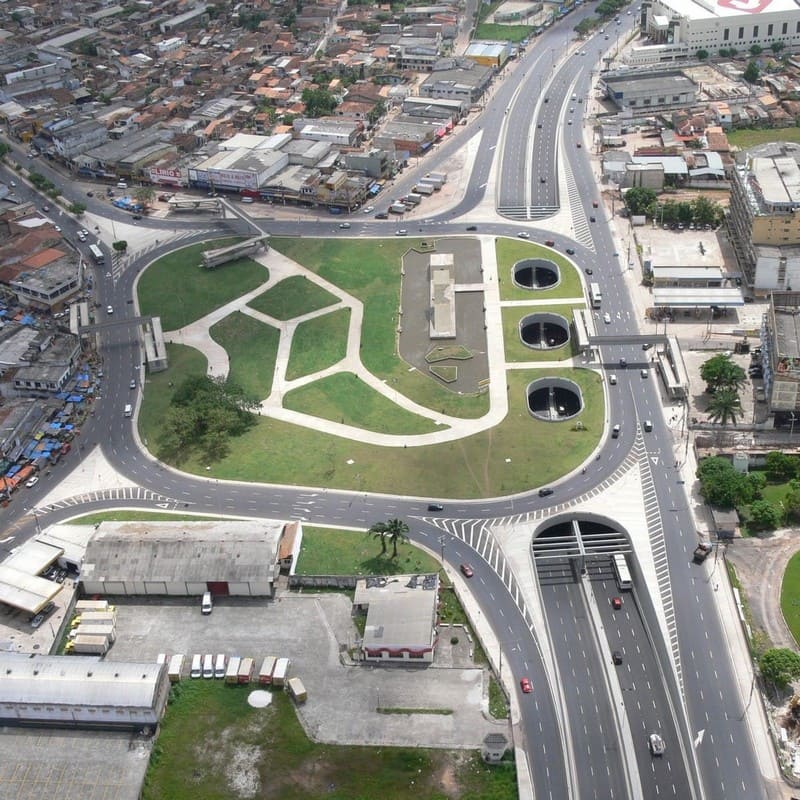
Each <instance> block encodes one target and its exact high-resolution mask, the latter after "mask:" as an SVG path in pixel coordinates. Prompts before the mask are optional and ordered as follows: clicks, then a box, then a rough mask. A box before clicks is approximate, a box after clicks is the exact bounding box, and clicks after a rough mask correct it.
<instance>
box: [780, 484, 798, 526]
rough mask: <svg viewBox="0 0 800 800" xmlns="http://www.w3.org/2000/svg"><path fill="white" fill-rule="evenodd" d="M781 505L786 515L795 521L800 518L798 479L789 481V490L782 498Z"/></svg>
mask: <svg viewBox="0 0 800 800" xmlns="http://www.w3.org/2000/svg"><path fill="white" fill-rule="evenodd" d="M783 507H784V509H785V510H786V516H787V517H791V518H792V519H793V520H795V521H797V520H799V519H800V481H797V480H793V481H790V482H789V491H788V492H787V493H786V495H785V497H784V498H783Z"/></svg>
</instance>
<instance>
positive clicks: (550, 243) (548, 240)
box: [544, 239, 555, 247]
mask: <svg viewBox="0 0 800 800" xmlns="http://www.w3.org/2000/svg"><path fill="white" fill-rule="evenodd" d="M544 243H545V245H547V247H553V246H554V245H555V242H554V241H553V240H552V239H545V240H544Z"/></svg>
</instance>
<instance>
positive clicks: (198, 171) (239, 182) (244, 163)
mask: <svg viewBox="0 0 800 800" xmlns="http://www.w3.org/2000/svg"><path fill="white" fill-rule="evenodd" d="M288 164H289V156H288V155H286V153H282V152H280V151H278V150H269V149H258V150H252V149H250V148H247V147H240V148H238V149H236V150H220V151H219V152H218V153H215V154H214V155H213V156H211V157H210V158H207V159H205V160H204V161H201V162H200V163H199V164H195V165H194V166H193V167H190V168H189V183H190V185H196V186H202V187H210V188H213V189H224V190H234V191H238V190H240V189H250V190H251V191H255V190H257V189H259V188H260V187H261V186H263V185H264V184H266V183H269V181H270V179H271V178H272V177H273V176H275V175H277V174H278V173H279V172H280V171H281V170H282V169H284V168H285V167H286V166H287V165H288Z"/></svg>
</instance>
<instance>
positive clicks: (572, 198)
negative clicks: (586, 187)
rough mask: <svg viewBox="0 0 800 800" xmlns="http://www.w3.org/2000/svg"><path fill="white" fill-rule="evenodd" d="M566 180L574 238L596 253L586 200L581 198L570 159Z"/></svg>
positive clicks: (565, 168) (565, 165) (565, 167)
mask: <svg viewBox="0 0 800 800" xmlns="http://www.w3.org/2000/svg"><path fill="white" fill-rule="evenodd" d="M564 180H565V181H566V183H567V200H568V201H569V210H570V213H571V214H572V227H573V238H574V239H575V241H576V242H579V243H580V244H582V245H583V246H584V247H585V248H586V249H587V250H592V251H594V239H593V238H592V231H591V228H590V227H589V221H588V220H587V218H586V212H585V211H584V205H585V199H584V198H583V197H581V193H580V190H579V189H578V185H577V183H576V182H575V176H574V175H573V173H572V167H571V166H570V164H569V160H568V159H565V163H564Z"/></svg>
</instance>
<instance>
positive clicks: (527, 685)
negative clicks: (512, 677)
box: [519, 678, 533, 694]
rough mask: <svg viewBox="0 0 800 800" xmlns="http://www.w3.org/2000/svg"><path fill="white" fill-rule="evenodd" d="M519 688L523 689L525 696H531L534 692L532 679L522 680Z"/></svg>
mask: <svg viewBox="0 0 800 800" xmlns="http://www.w3.org/2000/svg"><path fill="white" fill-rule="evenodd" d="M519 688H520V689H522V691H523V693H524V694H530V693H531V692H532V691H533V684H532V683H531V680H530V678H520V679H519Z"/></svg>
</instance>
